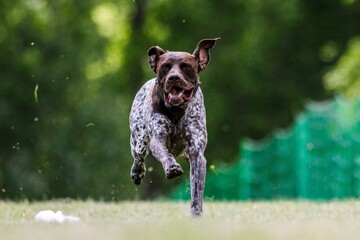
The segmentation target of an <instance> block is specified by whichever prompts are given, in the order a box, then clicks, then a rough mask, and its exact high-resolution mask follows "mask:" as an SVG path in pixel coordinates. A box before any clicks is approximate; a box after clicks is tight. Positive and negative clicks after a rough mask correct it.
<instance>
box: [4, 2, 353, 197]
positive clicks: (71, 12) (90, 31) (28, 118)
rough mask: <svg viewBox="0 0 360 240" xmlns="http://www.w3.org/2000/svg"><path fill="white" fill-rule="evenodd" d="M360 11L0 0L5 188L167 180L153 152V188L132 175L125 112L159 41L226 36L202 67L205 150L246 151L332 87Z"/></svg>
mask: <svg viewBox="0 0 360 240" xmlns="http://www.w3.org/2000/svg"><path fill="white" fill-rule="evenodd" d="M359 12H360V2H359V1H357V0H326V1H325V0H312V1H310V0H302V1H300V0H294V1H286V0H270V1H255V0H254V1H247V0H246V1H245V0H224V1H221V2H219V1H214V0H211V1H208V0H207V1H205V0H196V1H195V0H184V1H182V2H174V1H169V0H153V1H146V0H135V1H125V0H121V1H117V0H116V1H115V0H109V1H107V2H103V1H100V0H90V1H84V2H79V1H65V0H60V1H49V0H26V1H25V0H13V1H5V0H0V45H1V46H2V47H1V48H0V69H1V71H0V79H1V81H0V136H1V145H0V199H2V198H11V199H20V198H28V199H44V198H45V199H46V198H63V197H71V198H88V197H91V198H95V199H105V200H111V199H133V198H144V197H156V196H159V195H161V194H166V193H167V192H168V191H169V189H170V187H172V186H173V184H174V182H173V181H172V182H167V181H166V180H164V178H163V172H162V169H161V166H160V164H158V163H157V162H156V161H154V160H152V159H150V160H149V164H148V166H149V167H150V170H152V169H153V171H149V172H148V176H147V181H145V183H144V186H141V187H140V188H138V189H137V188H135V187H134V186H133V185H132V182H131V179H130V177H129V170H130V166H131V164H132V160H131V156H130V151H129V131H128V113H129V109H130V106H131V101H132V98H133V97H134V95H135V93H136V91H137V90H138V89H139V88H140V86H141V85H142V84H143V83H144V82H145V81H146V80H147V79H150V78H152V77H154V73H153V72H152V71H151V70H150V68H149V66H148V63H147V56H146V52H147V49H148V48H149V47H150V46H152V45H160V46H161V47H163V48H165V49H169V50H185V51H189V52H191V51H193V49H194V48H195V45H196V43H197V42H198V41H199V40H200V39H202V38H207V37H218V36H220V37H221V38H222V40H221V41H220V42H219V43H218V45H217V46H216V47H215V48H214V49H213V51H212V62H211V63H210V65H209V67H208V69H207V70H206V71H205V72H203V73H202V74H201V80H202V89H203V91H204V93H205V101H206V106H207V118H208V131H209V144H208V149H207V151H206V156H207V159H208V162H209V165H211V164H218V163H220V162H229V161H231V160H233V159H235V158H236V155H237V152H238V144H239V140H240V139H241V138H242V137H252V138H262V137H264V136H266V135H267V134H268V133H269V132H271V131H272V130H273V129H275V128H278V127H284V126H288V125H289V124H291V121H292V119H293V117H294V116H295V115H296V114H297V113H298V112H299V111H301V110H302V106H303V102H304V100H306V99H307V98H312V99H315V100H320V99H323V98H326V97H328V96H329V95H330V94H331V93H328V92H327V91H325V89H324V86H323V82H322V77H323V74H324V72H326V70H327V69H329V68H330V67H332V66H334V64H335V63H337V61H338V59H343V57H341V56H343V54H345V55H344V58H346V56H347V55H349V56H350V55H351V56H352V54H350V53H349V52H345V53H344V51H345V49H346V46H347V43H348V41H349V40H350V39H352V38H354V37H356V36H358V35H359V33H360V25H359V24H356V23H358V22H360V16H359V14H358V13H359ZM350 48H351V49H352V47H350ZM348 51H350V50H348ZM351 51H352V50H351ZM351 58H354V57H351ZM340 61H341V60H340ZM339 64H340V63H339ZM337 81H341V79H339V80H337ZM179 181H181V178H180V180H176V181H175V183H177V182H179Z"/></svg>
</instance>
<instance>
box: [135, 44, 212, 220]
mask: <svg viewBox="0 0 360 240" xmlns="http://www.w3.org/2000/svg"><path fill="white" fill-rule="evenodd" d="M216 40H218V39H210V40H209V39H206V40H203V41H201V42H199V44H198V46H197V48H196V50H195V51H194V53H193V54H192V55H191V54H188V53H183V52H180V53H174V54H173V55H172V53H171V52H170V53H168V54H165V51H163V50H162V49H160V48H159V47H153V48H151V49H150V50H149V53H148V54H149V63H150V65H151V67H152V68H153V70H154V72H155V73H156V74H157V77H156V78H154V79H151V80H149V81H147V82H146V83H145V84H144V85H143V86H142V88H141V89H140V90H139V92H138V93H137V94H136V96H135V99H134V102H133V105H132V108H131V112H130V132H131V135H130V145H131V154H132V157H133V159H134V163H133V166H132V168H131V172H130V175H131V177H132V179H133V182H134V183H135V184H137V185H139V184H140V183H141V181H142V179H143V178H144V176H145V172H146V167H145V157H146V156H147V155H148V153H149V151H151V153H152V155H153V156H154V157H155V158H156V159H158V160H159V161H160V162H161V164H162V166H163V168H164V172H165V176H166V177H167V178H168V179H172V178H174V177H177V176H180V175H181V174H183V170H182V168H181V166H180V165H179V164H178V163H177V162H176V160H175V157H178V156H182V157H184V158H185V159H186V160H188V161H189V163H190V186H191V207H190V213H191V215H193V216H199V215H201V214H202V201H203V193H204V185H205V176H206V159H205V157H204V151H205V148H206V144H207V130H206V114H205V107H204V98H203V94H202V91H201V89H200V87H199V86H198V84H199V77H198V73H199V72H200V71H202V70H204V69H205V67H206V64H207V63H208V61H209V57H210V55H209V49H211V48H212V46H213V45H214V44H215V42H216ZM201 51H203V52H201ZM199 52H201V54H200V53H199ZM182 56H184V58H182ZM174 59H175V60H174ZM169 62H170V63H171V66H170V67H169ZM184 62H187V63H189V64H187V66H186V67H183V63H184ZM164 64H167V66H166V69H165V68H164V67H163V65H164ZM189 65H190V67H189ZM198 68H199V69H198ZM164 69H165V70H164ZM186 71H187V72H186ZM174 76H175V78H174ZM174 79H175V81H174ZM174 82H175V83H174ZM174 86H176V87H177V88H175V87H174ZM178 86H182V87H183V86H185V87H184V89H186V90H187V89H192V90H191V91H190V90H188V92H187V93H186V95H185V91H186V90H181V91H183V92H184V93H183V94H181V93H178V92H177V91H179V90H174V89H178ZM194 86H196V87H194ZM167 89H170V90H167ZM171 89H172V90H171ZM166 91H169V92H170V93H167V92H166ZM171 91H172V92H171ZM174 95H175V97H174ZM182 98H183V99H185V100H183V99H182ZM180 102H181V104H180Z"/></svg>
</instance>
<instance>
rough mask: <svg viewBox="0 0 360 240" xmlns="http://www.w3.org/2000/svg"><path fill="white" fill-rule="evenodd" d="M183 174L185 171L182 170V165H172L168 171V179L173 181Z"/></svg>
mask: <svg viewBox="0 0 360 240" xmlns="http://www.w3.org/2000/svg"><path fill="white" fill-rule="evenodd" d="M183 173H184V171H183V170H182V168H181V166H180V164H178V163H175V164H172V165H170V166H169V167H168V168H167V169H166V177H167V178H168V179H173V178H175V177H178V176H180V175H182V174H183Z"/></svg>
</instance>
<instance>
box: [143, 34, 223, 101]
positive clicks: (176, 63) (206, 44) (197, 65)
mask: <svg viewBox="0 0 360 240" xmlns="http://www.w3.org/2000/svg"><path fill="white" fill-rule="evenodd" d="M219 39H220V38H214V39H203V40H201V41H200V42H199V43H198V44H197V46H196V49H195V50H194V52H193V53H192V54H190V53H187V52H165V51H164V50H163V49H161V48H160V47H158V46H154V47H151V48H150V49H149V51H148V56H149V63H150V66H151V69H152V70H153V71H154V72H155V73H156V77H157V88H158V92H159V94H160V97H161V99H162V100H163V101H164V103H165V106H167V107H171V106H181V105H183V104H184V103H187V102H188V101H189V100H190V99H191V98H192V96H193V95H194V94H195V92H196V90H197V88H198V85H199V73H200V72H201V71H204V70H205V68H206V66H207V64H208V63H209V61H210V49H211V48H212V47H213V46H214V45H215V43H216V41H217V40H219Z"/></svg>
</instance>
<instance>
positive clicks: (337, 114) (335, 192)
mask: <svg viewBox="0 0 360 240" xmlns="http://www.w3.org/2000/svg"><path fill="white" fill-rule="evenodd" d="M359 196H360V99H357V100H353V101H346V100H345V99H342V98H340V97H337V98H335V99H334V100H333V101H327V102H321V103H316V102H310V103H308V104H307V106H306V110H305V111H304V112H303V113H302V114H301V115H300V116H298V117H297V118H296V120H295V122H294V124H293V126H292V127H291V128H290V129H288V130H281V131H276V132H275V133H274V134H272V136H271V137H269V138H268V139H265V140H263V141H251V140H244V141H243V142H242V144H241V146H240V157H239V160H238V161H237V162H236V163H235V164H233V165H231V166H229V167H222V168H216V169H214V170H213V171H208V175H207V178H206V187H205V198H211V199H217V200H247V199H279V198H280V199H284V198H286V199H287V198H289V199H290V198H305V199H314V200H315V199H316V200H317V199H320V200H327V199H334V198H336V199H342V198H357V197H359ZM171 198H172V199H183V200H187V199H189V198H190V187H189V181H186V182H185V183H184V184H183V185H182V186H180V187H179V188H178V189H176V191H174V192H173V193H172V194H171Z"/></svg>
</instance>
